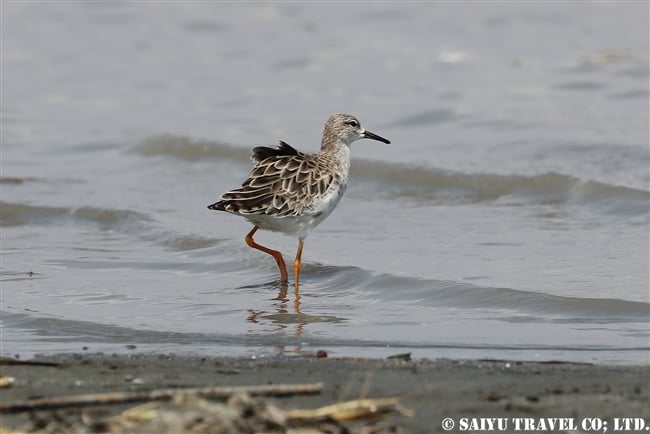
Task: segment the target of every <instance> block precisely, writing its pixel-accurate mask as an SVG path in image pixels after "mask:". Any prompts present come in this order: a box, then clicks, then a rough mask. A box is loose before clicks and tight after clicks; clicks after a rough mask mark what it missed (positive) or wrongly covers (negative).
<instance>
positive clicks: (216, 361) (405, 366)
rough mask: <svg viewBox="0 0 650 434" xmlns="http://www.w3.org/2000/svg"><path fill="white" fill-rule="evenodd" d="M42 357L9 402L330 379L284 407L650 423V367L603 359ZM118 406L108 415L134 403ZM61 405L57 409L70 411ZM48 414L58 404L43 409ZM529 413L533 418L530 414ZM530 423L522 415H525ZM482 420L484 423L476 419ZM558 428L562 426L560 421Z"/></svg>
mask: <svg viewBox="0 0 650 434" xmlns="http://www.w3.org/2000/svg"><path fill="white" fill-rule="evenodd" d="M38 360H41V361H47V362H50V363H53V365H51V366H50V365H8V364H6V362H5V363H3V365H2V366H1V367H0V368H1V375H2V376H9V377H13V378H14V382H13V385H12V386H11V387H9V388H4V389H1V390H0V394H1V398H2V399H1V401H2V403H3V404H6V403H8V402H12V401H20V400H27V399H33V398H43V397H55V396H62V395H72V394H85V393H99V392H112V391H129V390H151V389H157V388H169V387H174V388H175V387H204V386H227V385H266V384H281V383H282V384H295V383H315V382H322V383H323V385H324V387H323V391H322V393H320V394H317V395H310V396H293V397H288V398H270V399H271V400H272V401H273V402H274V403H276V404H277V405H278V406H279V407H281V408H283V409H293V408H316V407H320V406H323V405H329V404H334V403H337V402H340V401H344V400H353V399H358V398H360V397H363V398H382V397H399V398H400V402H401V405H402V406H404V407H406V408H408V409H411V410H413V411H414V412H415V415H414V416H413V417H407V416H400V415H397V416H392V417H391V418H390V419H388V420H387V421H384V422H383V423H385V424H386V423H387V424H388V425H394V426H396V427H399V428H400V429H401V432H407V433H429V432H444V430H443V428H442V426H441V424H442V421H443V419H445V418H452V420H453V421H454V423H455V428H454V431H456V430H457V429H458V427H459V423H461V418H468V419H466V420H465V423H467V424H471V423H473V422H475V421H474V420H473V419H471V418H481V417H489V418H508V419H509V422H510V423H509V425H508V431H513V430H514V425H513V423H514V421H513V419H512V418H533V420H534V421H535V423H536V424H538V423H540V422H539V420H540V419H542V418H570V420H572V421H573V423H575V424H576V426H577V428H578V429H582V428H584V426H583V425H582V424H583V423H585V422H584V419H585V418H588V422H589V423H591V419H592V418H600V419H601V420H602V421H603V422H605V423H607V424H608V426H609V431H611V430H612V429H613V427H614V425H613V424H615V423H616V424H618V425H617V426H624V425H621V424H624V423H626V422H625V420H623V419H619V420H618V421H614V418H645V420H646V421H647V422H648V423H649V424H650V366H603V365H589V364H572V363H558V362H549V363H537V362H535V363H533V362H530V363H529V362H509V361H451V360H435V361H430V360H415V361H410V360H376V359H346V358H316V357H293V358H273V359H257V360H252V359H249V358H207V357H185V356H182V357H181V356H179V357H175V356H169V355H131V356H125V355H101V354H99V355H98V354H71V355H59V356H49V357H47V358H39V359H38ZM133 405H135V404H130V405H126V406H111V407H110V408H109V409H108V410H107V415H111V414H117V413H118V412H119V411H122V410H124V409H125V408H127V407H129V406H133ZM61 411H62V410H58V412H61ZM42 414H44V415H45V416H44V417H45V418H47V417H50V416H48V414H49V413H47V412H46V413H42ZM528 420H530V419H528ZM28 422H29V418H28V417H27V414H25V413H22V414H21V413H17V414H3V415H2V425H3V426H4V427H8V428H13V429H16V428H21V427H22V428H24V427H25V426H28ZM520 423H522V422H520ZM474 427H475V428H476V426H474ZM555 431H558V430H555Z"/></svg>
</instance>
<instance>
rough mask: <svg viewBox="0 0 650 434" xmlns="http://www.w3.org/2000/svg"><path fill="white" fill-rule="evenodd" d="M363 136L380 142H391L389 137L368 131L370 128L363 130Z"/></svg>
mask: <svg viewBox="0 0 650 434" xmlns="http://www.w3.org/2000/svg"><path fill="white" fill-rule="evenodd" d="M363 137H364V138H365V139H372V140H379V141H380V142H384V143H386V144H387V145H389V144H390V140H388V139H384V138H383V137H381V136H378V135H377V134H375V133H371V132H370V131H368V130H365V131H364V132H363Z"/></svg>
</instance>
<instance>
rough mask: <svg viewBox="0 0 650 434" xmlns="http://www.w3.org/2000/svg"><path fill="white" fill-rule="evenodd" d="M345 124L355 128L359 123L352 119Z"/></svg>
mask: <svg viewBox="0 0 650 434" xmlns="http://www.w3.org/2000/svg"><path fill="white" fill-rule="evenodd" d="M346 124H348V125H350V126H351V127H355V128H356V127H358V126H359V122H357V121H355V120H354V119H352V120H351V121H347V122H346Z"/></svg>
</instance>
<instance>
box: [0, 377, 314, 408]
mask: <svg viewBox="0 0 650 434" xmlns="http://www.w3.org/2000/svg"><path fill="white" fill-rule="evenodd" d="M322 388H323V384H322V383H312V384H269V385H266V384H265V385H259V386H232V387H228V386H225V387H224V386H215V387H192V388H171V389H155V390H149V391H131V392H108V393H92V394H85V395H72V396H58V397H52V398H40V399H32V400H29V401H15V402H7V403H0V413H17V412H21V411H33V410H52V409H56V408H67V407H86V406H94V405H110V404H124V403H128V402H139V401H168V400H171V399H172V398H174V397H175V396H178V395H181V394H188V395H197V396H201V397H204V398H216V399H225V398H229V397H230V396H232V395H234V394H239V393H246V394H249V395H251V396H289V395H310V394H317V393H320V392H321V390H322Z"/></svg>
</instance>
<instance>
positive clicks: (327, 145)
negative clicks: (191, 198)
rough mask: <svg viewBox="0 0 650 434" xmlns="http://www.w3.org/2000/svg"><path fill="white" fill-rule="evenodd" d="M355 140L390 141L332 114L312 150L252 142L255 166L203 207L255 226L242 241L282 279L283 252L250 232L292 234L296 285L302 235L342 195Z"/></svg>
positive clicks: (355, 121) (354, 120) (284, 276)
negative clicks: (271, 263) (236, 185)
mask: <svg viewBox="0 0 650 434" xmlns="http://www.w3.org/2000/svg"><path fill="white" fill-rule="evenodd" d="M359 139H373V140H378V141H380V142H384V143H387V144H388V143H390V141H389V140H387V139H384V138H383V137H380V136H378V135H377V134H374V133H371V132H370V131H367V130H365V129H363V128H362V127H361V124H360V123H359V120H358V119H357V118H356V117H354V116H352V115H349V114H345V113H337V114H334V115H332V116H330V117H329V119H327V122H325V128H324V130H323V139H322V141H321V149H320V152H318V153H317V154H306V153H303V152H300V151H298V150H296V149H294V148H293V147H291V146H289V145H288V144H286V143H285V142H283V141H280V144H279V145H278V146H276V147H267V146H257V147H255V148H253V155H252V157H251V159H252V160H253V161H255V162H256V163H255V167H253V170H252V171H251V173H250V175H249V177H248V179H247V180H246V181H244V183H243V184H242V186H241V187H239V188H236V189H234V190H230V191H228V192H226V193H224V194H223V195H222V196H221V200H220V201H218V202H215V203H213V204H212V205H209V206H208V208H209V209H211V210H217V211H226V212H229V213H231V214H235V215H238V216H242V217H244V218H245V219H246V220H248V221H249V222H251V223H252V224H253V225H254V226H253V229H252V230H251V231H250V232H249V233H248V234H247V235H246V238H245V239H246V244H248V245H249V246H250V247H252V248H254V249H257V250H261V251H262V252H265V253H268V254H269V255H271V256H273V258H275V262H277V264H278V268H279V269H280V278H281V279H282V282H288V275H287V267H286V265H285V263H284V259H283V258H282V253H280V252H278V251H277V250H272V249H269V248H268V247H264V246H262V245H260V244H257V243H256V242H255V240H253V235H255V232H257V230H258V229H266V230H270V231H277V232H282V233H284V234H287V235H293V236H297V237H298V251H297V253H296V259H295V260H294V262H293V273H294V284H295V286H296V288H297V287H298V282H299V278H300V261H301V256H302V247H303V244H304V242H305V238H307V235H308V234H309V232H310V231H311V230H312V229H314V228H315V227H316V226H318V224H319V223H320V222H322V221H323V220H325V218H326V217H327V216H328V215H330V213H331V212H332V211H333V210H334V208H336V205H337V204H338V203H339V200H341V197H342V196H343V193H344V192H345V187H346V185H347V182H348V173H349V170H350V145H351V144H352V142H354V141H356V140H359Z"/></svg>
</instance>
